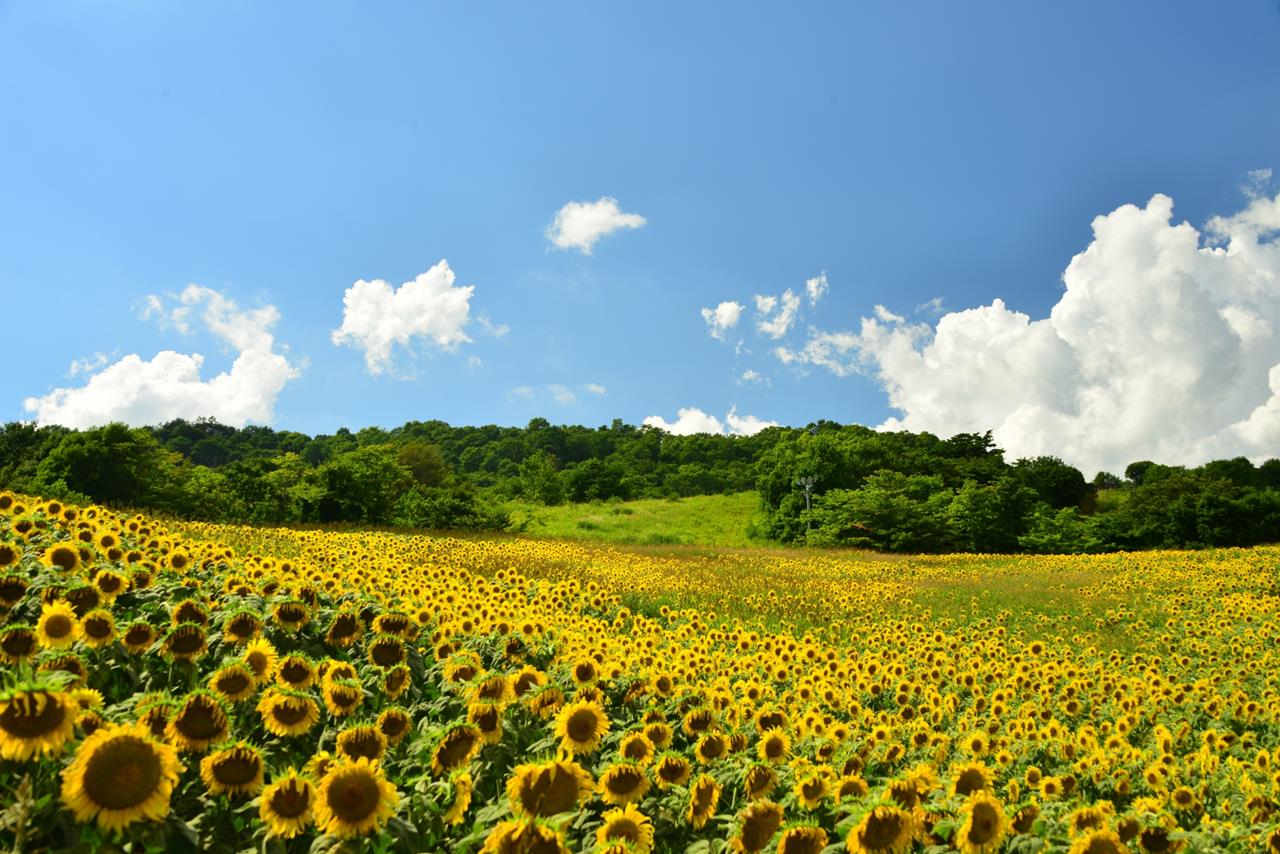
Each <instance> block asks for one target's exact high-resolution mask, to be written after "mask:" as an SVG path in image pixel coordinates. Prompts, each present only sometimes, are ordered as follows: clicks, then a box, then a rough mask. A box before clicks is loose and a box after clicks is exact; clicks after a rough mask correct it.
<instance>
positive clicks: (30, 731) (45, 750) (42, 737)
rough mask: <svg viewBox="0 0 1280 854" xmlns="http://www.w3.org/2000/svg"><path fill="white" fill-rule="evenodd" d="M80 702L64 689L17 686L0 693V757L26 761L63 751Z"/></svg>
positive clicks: (70, 733)
mask: <svg viewBox="0 0 1280 854" xmlns="http://www.w3.org/2000/svg"><path fill="white" fill-rule="evenodd" d="M78 711H79V705H78V704H77V703H76V702H75V700H74V699H73V697H72V696H71V695H70V694H68V693H66V692H63V691H51V690H46V689H43V688H20V689H17V690H13V691H9V692H6V693H5V694H4V695H0V758H3V759H17V760H19V761H25V760H27V759H30V758H31V757H33V756H45V755H48V754H56V753H61V752H62V747H63V745H64V744H66V743H67V741H68V740H69V739H70V738H71V737H72V736H73V735H74V734H75V732H74V726H75V716H76V713H77V712H78Z"/></svg>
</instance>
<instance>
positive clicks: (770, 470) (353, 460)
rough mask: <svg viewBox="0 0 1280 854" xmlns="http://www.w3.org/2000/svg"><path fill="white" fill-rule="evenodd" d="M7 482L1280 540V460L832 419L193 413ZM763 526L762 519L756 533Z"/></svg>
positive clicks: (189, 504)
mask: <svg viewBox="0 0 1280 854" xmlns="http://www.w3.org/2000/svg"><path fill="white" fill-rule="evenodd" d="M0 486H3V487H4V488H8V489H12V490H16V491H22V492H27V493H33V494H40V495H46V496H50V497H58V498H62V499H64V500H68V501H78V502H90V501H92V502H96V503H102V504H107V505H110V506H114V507H121V508H137V509H146V510H150V511H153V512H159V513H164V514H169V515H172V516H176V517H180V518H188V519H202V520H207V521H216V522H240V523H251V524H311V523H323V524H329V523H354V524H361V525H386V526H397V527H411V528H428V529H433V530H452V531H468V530H503V529H506V528H508V526H509V525H510V519H509V518H508V515H507V513H506V511H505V509H504V503H505V502H507V501H509V500H511V499H514V498H518V499H521V500H523V501H527V502H535V503H537V504H545V505H557V504H562V503H565V502H572V503H583V502H601V501H605V502H607V501H622V500H629V499H641V498H649V499H652V498H669V499H679V498H683V497H688V496H695V495H717V494H730V493H741V492H747V491H756V492H758V494H759V501H760V505H759V506H760V514H759V516H758V518H757V520H755V521H753V522H751V523H750V530H749V531H747V534H748V535H749V536H751V537H752V538H755V539H758V540H761V541H766V542H768V541H773V542H778V543H786V544H793V545H809V546H853V547H860V548H870V549H875V550H879V551H890V552H907V553H928V552H954V551H963V552H988V553H994V552H1000V553H1012V552H1035V553H1083V552H1100V551H1112V550H1118V549H1146V548H1187V547H1191V548H1196V547H1206V546H1236V545H1254V544H1258V543H1264V542H1275V541H1277V540H1280V460H1275V459H1271V460H1267V461H1265V462H1264V463H1262V464H1261V465H1256V466H1255V465H1254V464H1253V463H1252V462H1251V461H1249V460H1247V459H1245V458H1236V459H1230V460H1216V461H1213V462H1209V463H1206V464H1205V465H1202V466H1199V467H1195V468H1188V467H1181V466H1170V465H1162V464H1159V463H1157V462H1153V461H1145V460H1143V461H1135V462H1133V463H1132V464H1130V465H1129V466H1127V467H1126V468H1125V470H1124V471H1123V472H1114V473H1113V472H1099V473H1096V474H1095V475H1094V476H1093V477H1092V478H1091V479H1086V478H1085V476H1084V473H1082V472H1081V471H1079V470H1078V469H1076V468H1074V467H1072V466H1070V465H1068V464H1067V463H1065V462H1063V461H1062V460H1061V459H1058V458H1057V457H1049V456H1044V457H1036V458H1032V459H1017V460H1013V461H1009V460H1006V459H1005V454H1004V452H1003V451H1002V450H1001V449H1000V448H998V447H996V445H995V444H994V442H993V440H992V437H991V434H990V433H986V434H974V433H961V434H958V435H955V436H952V437H950V438H946V439H943V438H939V437H937V436H934V435H931V434H928V433H910V432H905V431H904V432H880V431H876V430H872V429H869V428H867V427H862V426H858V425H841V424H836V423H833V422H825V421H824V422H818V423H815V424H810V425H808V426H807V427H805V428H784V427H772V428H769V429H766V430H764V431H762V432H760V433H757V434H755V435H754V436H732V435H730V436H723V435H705V434H703V435H693V436H675V435H671V434H668V433H665V432H663V431H661V430H658V429H655V428H652V427H635V426H632V425H628V424H625V423H623V422H622V421H620V420H615V421H614V422H613V423H612V424H610V425H608V426H601V427H598V428H590V427H581V426H557V425H552V424H551V423H549V422H548V421H546V420H545V419H541V418H537V419H534V420H532V421H530V422H529V424H528V425H527V426H525V427H498V426H492V425H490V426H481V427H454V426H450V425H449V424H446V423H444V422H442V421H425V422H418V421H414V422H409V423H407V424H405V425H403V426H401V427H397V428H394V429H382V428H377V427H368V428H364V429H362V430H359V431H356V432H352V431H350V430H346V429H341V430H338V431H337V432H336V433H333V434H332V435H320V436H307V435H304V434H301V433H296V432H291V431H281V430H273V429H271V428H269V427H260V426H250V427H244V428H239V429H237V428H234V427H228V426H226V425H222V424H218V423H216V422H213V421H209V420H197V421H183V420H175V421H170V422H168V423H166V424H163V425H159V426H154V427H142V428H131V427H128V426H126V425H123V424H109V425H106V426H104V427H100V428H95V429H90V430H69V429H66V428H62V427H52V426H50V427H36V426H34V425H33V424H30V423H26V422H13V423H10V424H7V425H5V426H3V427H0ZM745 524H747V522H746V521H745V520H744V525H745Z"/></svg>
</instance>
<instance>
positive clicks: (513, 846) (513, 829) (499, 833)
mask: <svg viewBox="0 0 1280 854" xmlns="http://www.w3.org/2000/svg"><path fill="white" fill-rule="evenodd" d="M532 852H537V854H569V849H568V848H567V847H565V844H564V839H563V837H562V836H561V835H560V831H559V830H557V829H556V828H554V827H551V826H549V825H547V824H545V823H543V822H542V821H541V820H539V819H536V818H528V819H524V820H522V821H521V820H516V821H504V822H500V823H499V824H498V825H496V826H495V827H494V828H493V830H491V831H489V835H488V836H486V837H485V838H484V847H483V848H481V849H480V854H532Z"/></svg>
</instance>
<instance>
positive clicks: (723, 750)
mask: <svg viewBox="0 0 1280 854" xmlns="http://www.w3.org/2000/svg"><path fill="white" fill-rule="evenodd" d="M728 752H729V741H728V739H726V738H725V737H724V736H723V735H721V734H720V733H718V732H709V733H707V734H706V735H704V736H702V738H699V739H698V744H697V745H696V746H695V747H694V750H693V755H694V757H695V758H696V759H697V760H698V762H700V763H701V764H703V765H707V764H710V763H712V762H714V761H716V760H717V759H721V758H723V757H724V756H725V755H726V754H727V753H728Z"/></svg>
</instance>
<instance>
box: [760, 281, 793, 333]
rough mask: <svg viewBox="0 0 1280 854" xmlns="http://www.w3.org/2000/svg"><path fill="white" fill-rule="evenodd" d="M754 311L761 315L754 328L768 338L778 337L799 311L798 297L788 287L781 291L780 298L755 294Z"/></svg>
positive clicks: (785, 330) (786, 330) (789, 325)
mask: <svg viewBox="0 0 1280 854" xmlns="http://www.w3.org/2000/svg"><path fill="white" fill-rule="evenodd" d="M779 303H781V307H779ZM775 308H777V309H778V310H777V312H774V309H775ZM756 311H758V312H759V313H760V315H761V317H760V319H759V320H758V321H756V329H758V330H759V331H760V332H762V333H764V334H765V335H768V336H769V337H770V338H774V339H778V338H781V337H782V336H784V335H786V334H787V332H788V331H789V330H790V329H791V324H793V323H794V322H795V319H796V314H797V312H799V311H800V297H798V296H796V294H795V292H794V291H792V290H791V289H790V288H787V289H786V290H785V291H783V293H782V298H781V300H779V299H778V298H776V297H771V296H757V297H756ZM771 315H772V316H771Z"/></svg>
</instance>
